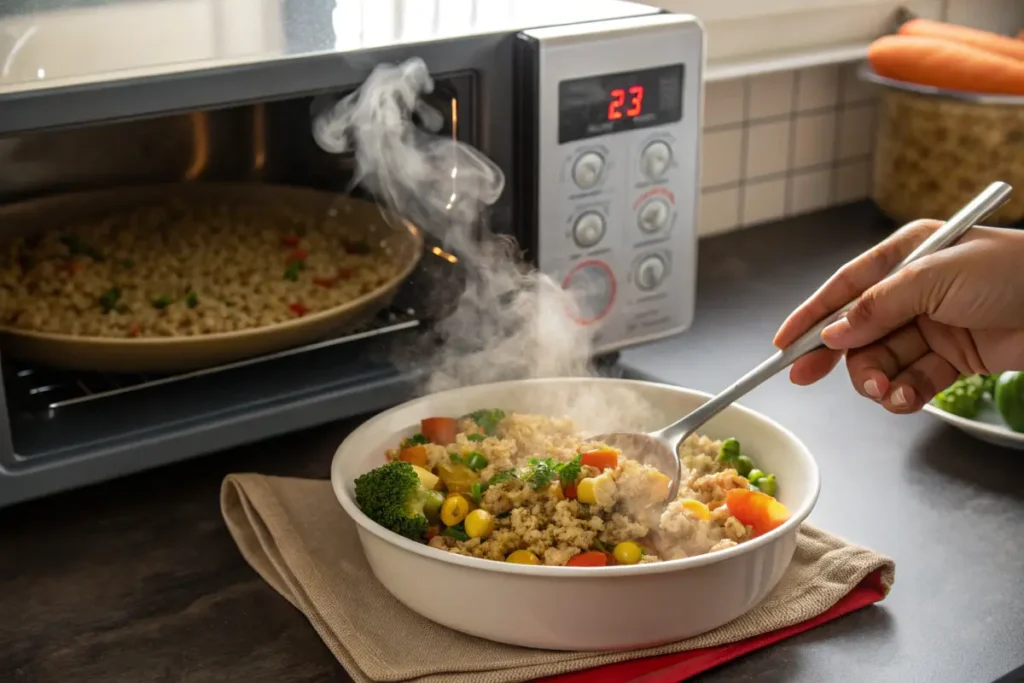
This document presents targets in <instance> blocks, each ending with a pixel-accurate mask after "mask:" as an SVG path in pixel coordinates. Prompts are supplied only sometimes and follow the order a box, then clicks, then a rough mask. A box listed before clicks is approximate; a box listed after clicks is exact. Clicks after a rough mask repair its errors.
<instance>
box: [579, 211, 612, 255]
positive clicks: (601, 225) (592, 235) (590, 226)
mask: <svg viewBox="0 0 1024 683" xmlns="http://www.w3.org/2000/svg"><path fill="white" fill-rule="evenodd" d="M604 230H605V222H604V216H602V215H601V214H599V213H597V212H596V211H587V212H586V213H584V214H581V215H580V217H579V218H577V219H576V222H575V223H573V226H572V239H573V241H574V242H576V245H577V246H579V247H581V248H583V249H589V248H590V247H592V246H594V245H595V244H597V243H598V242H600V241H601V238H602V237H604Z"/></svg>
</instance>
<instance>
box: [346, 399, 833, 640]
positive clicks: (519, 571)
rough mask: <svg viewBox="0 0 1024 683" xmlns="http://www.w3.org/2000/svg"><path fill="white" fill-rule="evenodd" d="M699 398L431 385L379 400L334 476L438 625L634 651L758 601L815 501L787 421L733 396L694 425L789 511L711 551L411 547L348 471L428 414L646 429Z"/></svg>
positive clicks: (811, 471)
mask: <svg viewBox="0 0 1024 683" xmlns="http://www.w3.org/2000/svg"><path fill="white" fill-rule="evenodd" d="M707 399H708V395H707V394H703V393H700V392H696V391H690V390H688V389H681V388H679V387H673V386H668V385H662V384H653V383H648V382H638V381H633V380H618V379H540V380H524V381H515V382H501V383H496V384H487V385H479V386H473V387H467V388H462V389H456V390H452V391H446V392H442V393H437V394H431V395H428V396H424V397H422V398H418V399H416V400H413V401H410V402H408V403H405V404H403V405H400V406H398V407H396V408H392V409H391V410H387V411H385V412H383V413H381V414H379V415H377V416H376V417H373V418H372V419H370V420H368V421H367V422H365V423H364V424H363V425H362V426H360V427H359V428H358V429H356V430H355V431H353V432H352V433H351V434H350V435H349V437H348V438H347V439H345V441H344V443H342V444H341V446H339V447H338V451H337V453H336V454H335V456H334V462H333V463H332V465H331V482H332V484H333V486H334V491H335V494H336V495H337V497H338V500H339V501H340V502H341V505H342V507H343V508H344V509H345V511H346V512H347V513H348V514H349V516H351V517H352V519H353V520H355V523H356V525H357V527H358V531H359V539H360V541H361V542H362V545H363V551H364V552H365V554H366V559H367V560H368V561H369V564H370V567H371V568H372V570H373V573H374V574H375V575H376V577H377V579H378V580H379V581H380V582H381V584H383V585H384V587H385V588H386V589H387V590H388V591H390V592H391V593H392V594H393V595H394V596H395V597H396V598H397V599H398V600H400V601H401V602H402V603H404V604H405V605H406V606H408V607H409V608H410V609H412V610H414V611H415V612H418V613H419V614H421V615H423V616H424V617H426V618H428V619H431V620H432V621H435V622H437V623H439V624H443V625H444V626H447V627H449V628H453V629H455V630H458V631H462V632H464V633H468V634H470V635H474V636H478V637H481V638H487V639H488V640H493V641H497V642H501V643H508V644H510V645H520V646H525V647H533V648H542V649H549V650H581V651H593V650H615V649H634V648H638V647H644V646H652V645H657V644H663V643H668V642H673V641H677V640H682V639H684V638H688V637H691V636H695V635H698V634H700V633H705V632H707V631H710V630H712V629H714V628H717V627H718V626H721V625H723V624H725V623H727V622H729V621H732V620H733V619H735V618H737V617H739V616H740V615H742V614H744V613H745V612H747V611H749V610H750V609H751V608H752V607H754V606H755V605H757V604H758V603H759V602H760V601H761V600H763V599H764V598H765V597H766V596H767V595H768V593H769V592H770V591H771V590H772V588H774V586H775V584H776V583H778V581H779V579H781V578H782V575H783V573H784V572H785V571H786V568H787V567H788V566H789V563H790V560H792V558H793V552H794V550H795V549H796V536H797V529H798V527H799V525H800V523H801V522H802V521H803V520H804V519H805V518H806V517H807V515H808V514H810V512H811V509H812V508H813V507H814V503H815V501H816V500H817V497H818V487H819V479H818V468H817V465H816V464H815V462H814V459H813V458H812V457H811V454H810V452H808V450H807V448H806V447H805V446H804V445H803V443H801V442H800V440H799V439H797V438H796V437H795V436H794V435H793V434H791V433H790V432H789V431H788V430H786V429H785V428H783V427H781V426H780V425H778V424H776V423H775V422H773V421H771V420H769V419H768V418H766V417H764V416H762V415H759V414H758V413H755V412H754V411H752V410H749V409H747V408H743V407H741V406H732V407H730V408H729V409H727V410H726V411H724V412H723V413H721V414H720V415H719V416H718V417H716V418H715V419H714V420H712V421H711V422H710V423H708V424H707V425H706V426H705V429H704V430H702V431H703V433H705V434H707V435H708V436H711V437H714V438H726V437H729V436H734V437H736V438H737V439H739V441H740V443H741V444H743V447H744V451H746V452H749V453H750V455H751V456H752V457H753V458H754V459H755V461H756V462H757V463H758V464H759V466H761V467H762V469H765V470H767V471H771V472H774V473H775V474H776V476H777V478H778V482H779V499H780V500H781V501H782V502H783V503H785V504H786V505H787V506H788V507H789V510H790V512H791V514H792V517H791V518H790V519H789V521H788V522H786V523H785V524H783V525H782V526H781V527H779V528H778V529H775V530H774V531H772V532H770V533H768V534H765V535H764V536H761V537H759V538H756V539H754V540H752V541H748V542H746V543H742V544H740V545H738V546H736V547H733V548H729V549H727V550H723V551H719V552H716V553H712V554H709V555H702V556H698V557H691V558H687V559H683V560H673V561H666V562H657V563H652V564H644V565H633V566H610V567H596V568H584V567H545V566H529V565H520V564H509V563H504V562H495V561H493V560H482V559H477V558H472V557H462V556H459V555H454V554H451V553H447V552H444V551H442V550H437V549H434V548H431V547H429V546H427V545H424V544H421V543H416V542H414V541H411V540H408V539H406V538H403V537H401V536H399V535H397V534H394V533H392V532H390V531H388V530H387V529H384V528H383V527H381V526H379V525H377V524H376V523H374V522H372V521H370V519H369V518H368V517H366V516H365V515H364V514H363V513H362V512H361V511H360V510H359V507H358V506H357V505H356V502H355V492H354V488H353V481H354V480H355V478H356V477H357V476H359V475H360V474H362V473H364V472H366V471H368V470H371V469H373V468H375V467H377V466H379V465H381V464H382V463H383V462H384V452H385V450H386V449H388V448H393V447H394V445H395V443H396V441H397V440H398V439H399V438H402V437H404V436H407V435H409V434H412V433H413V432H415V431H418V425H419V421H420V419H422V418H425V417H432V416H439V415H445V416H449V415H450V416H458V415H464V414H466V413H468V412H471V411H473V410H476V409H479V408H502V409H504V410H505V411H506V412H520V413H536V414H546V415H554V416H562V415H568V416H570V417H572V418H573V419H575V420H577V422H578V424H580V425H581V426H582V427H583V428H584V429H586V430H587V431H588V432H589V431H590V430H591V429H593V430H595V432H596V431H611V430H612V429H637V428H647V429H653V428H656V427H660V426H663V425H665V424H667V423H668V422H669V421H671V420H672V419H674V418H677V417H679V416H682V415H684V414H685V413H687V412H688V411H690V410H692V409H694V408H696V407H697V406H699V405H700V404H701V403H703V402H704V401H706V400H707Z"/></svg>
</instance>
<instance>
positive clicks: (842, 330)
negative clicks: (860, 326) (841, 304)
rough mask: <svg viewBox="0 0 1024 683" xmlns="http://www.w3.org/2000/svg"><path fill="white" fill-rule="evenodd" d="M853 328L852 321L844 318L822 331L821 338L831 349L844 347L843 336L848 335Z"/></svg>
mask: <svg viewBox="0 0 1024 683" xmlns="http://www.w3.org/2000/svg"><path fill="white" fill-rule="evenodd" d="M851 329H852V328H851V327H850V321H849V320H847V319H846V318H842V319H841V320H837V321H835V322H834V323H832V324H831V325H829V326H828V327H826V328H825V329H824V330H822V331H821V340H822V341H823V342H825V346H827V347H829V348H830V349H843V348H844V346H843V337H845V336H847V335H848V334H849V333H850V330H851Z"/></svg>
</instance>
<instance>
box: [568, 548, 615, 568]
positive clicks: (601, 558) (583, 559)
mask: <svg viewBox="0 0 1024 683" xmlns="http://www.w3.org/2000/svg"><path fill="white" fill-rule="evenodd" d="M607 564H608V556H607V555H606V554H605V553H602V552H600V551H597V550H588V551H587V552H585V553H580V554H579V555H573V556H572V558H571V559H570V560H569V561H568V562H566V563H565V566H566V567H604V566H605V565H607Z"/></svg>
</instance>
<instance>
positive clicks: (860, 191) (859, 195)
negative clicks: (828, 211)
mask: <svg viewBox="0 0 1024 683" xmlns="http://www.w3.org/2000/svg"><path fill="white" fill-rule="evenodd" d="M870 181H871V162H870V161H869V160H861V161H853V162H850V163H847V164H841V165H840V166H838V167H836V174H835V178H834V182H835V190H834V192H833V195H832V199H833V203H834V204H848V203H850V202H856V201H859V200H861V199H864V198H866V197H867V196H868V184H869V182H870Z"/></svg>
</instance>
